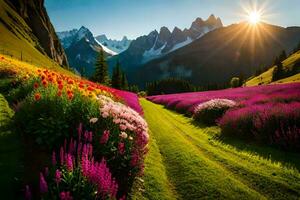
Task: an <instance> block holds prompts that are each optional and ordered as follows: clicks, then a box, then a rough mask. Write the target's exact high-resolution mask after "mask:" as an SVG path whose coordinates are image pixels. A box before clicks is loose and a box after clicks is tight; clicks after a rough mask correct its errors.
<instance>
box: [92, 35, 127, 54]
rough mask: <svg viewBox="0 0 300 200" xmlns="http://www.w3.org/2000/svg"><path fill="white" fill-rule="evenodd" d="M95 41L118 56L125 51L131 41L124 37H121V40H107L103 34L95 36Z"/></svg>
mask: <svg viewBox="0 0 300 200" xmlns="http://www.w3.org/2000/svg"><path fill="white" fill-rule="evenodd" d="M96 40H97V41H98V42H99V43H100V44H101V45H102V46H103V47H105V48H106V49H109V50H110V51H112V52H115V54H119V53H121V52H123V51H125V50H127V49H128V47H129V45H130V43H131V40H129V39H128V38H127V37H126V36H123V38H122V40H113V39H108V38H107V36H106V35H104V34H103V35H99V36H97V37H96Z"/></svg>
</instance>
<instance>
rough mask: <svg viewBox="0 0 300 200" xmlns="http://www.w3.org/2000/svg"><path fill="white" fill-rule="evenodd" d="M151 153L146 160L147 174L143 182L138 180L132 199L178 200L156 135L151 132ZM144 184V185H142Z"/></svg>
mask: <svg viewBox="0 0 300 200" xmlns="http://www.w3.org/2000/svg"><path fill="white" fill-rule="evenodd" d="M149 134H150V142H149V147H150V149H149V152H148V154H147V157H146V159H145V173H144V177H143V180H142V181H140V180H137V181H136V183H135V184H136V186H135V187H134V191H133V194H132V196H131V199H135V200H141V199H153V200H160V199H165V200H168V199H170V200H171V199H176V193H175V191H174V186H173V185H172V184H171V183H170V182H169V180H168V177H167V175H166V169H165V166H164V163H163V160H162V155H161V154H160V151H159V148H158V146H157V143H156V140H155V138H154V135H153V134H152V133H151V130H150V131H149ZM142 183H144V184H142Z"/></svg>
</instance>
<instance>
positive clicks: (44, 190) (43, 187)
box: [40, 172, 48, 194]
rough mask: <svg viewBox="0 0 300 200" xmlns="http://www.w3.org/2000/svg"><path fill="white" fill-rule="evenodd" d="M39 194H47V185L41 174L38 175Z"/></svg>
mask: <svg viewBox="0 0 300 200" xmlns="http://www.w3.org/2000/svg"><path fill="white" fill-rule="evenodd" d="M40 192H41V193H42V194H43V193H47V192H48V184H47V182H46V180H45V177H44V175H43V173H42V172H41V173H40Z"/></svg>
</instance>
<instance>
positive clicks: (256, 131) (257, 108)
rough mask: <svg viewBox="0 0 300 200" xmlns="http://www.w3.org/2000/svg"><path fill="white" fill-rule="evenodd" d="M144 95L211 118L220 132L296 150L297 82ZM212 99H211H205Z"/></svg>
mask: <svg viewBox="0 0 300 200" xmlns="http://www.w3.org/2000/svg"><path fill="white" fill-rule="evenodd" d="M147 99H148V100H150V101H152V102H154V103H158V104H162V105H165V106H166V107H167V108H169V109H174V110H176V111H178V112H181V113H185V114H187V115H190V116H194V118H195V119H198V121H199V120H200V122H204V123H205V120H206V121H210V122H211V121H212V122H215V123H216V124H218V125H219V126H220V127H221V129H222V134H223V135H227V136H228V135H230V136H234V137H238V138H244V139H247V140H254V141H258V142H260V143H264V144H265V143H267V144H270V145H274V146H278V147H280V148H283V149H292V150H299V147H300V146H299V145H300V137H299V136H300V127H299V124H300V107H299V105H300V103H299V101H300V84H299V83H291V84H279V85H266V86H256V87H242V88H235V89H226V90H219V91H208V92H195V93H183V94H173V95H160V96H150V97H147ZM212 100H215V102H209V101H212ZM222 100H223V101H232V103H231V104H233V106H232V105H225V104H226V103H225V104H224V103H223V104H220V103H219V104H218V101H222ZM205 104H207V105H205ZM227 104H230V103H228V102H227ZM204 105H205V106H204ZM199 106H200V107H204V109H202V111H203V112H204V111H205V112H206V113H202V114H201V113H200V114H201V115H200V114H199V112H198V110H199V108H198V110H197V107H199ZM220 108H222V109H220ZM216 112H217V114H216ZM218 112H221V113H220V114H218ZM199 115H200V117H197V116H199ZM202 118H203V119H204V120H201V119H202Z"/></svg>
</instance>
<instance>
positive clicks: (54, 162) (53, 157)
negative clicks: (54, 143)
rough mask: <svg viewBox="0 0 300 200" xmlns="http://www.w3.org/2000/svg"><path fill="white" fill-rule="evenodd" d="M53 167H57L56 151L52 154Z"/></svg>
mask: <svg viewBox="0 0 300 200" xmlns="http://www.w3.org/2000/svg"><path fill="white" fill-rule="evenodd" d="M52 165H53V166H55V165H56V155H55V151H53V152H52Z"/></svg>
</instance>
